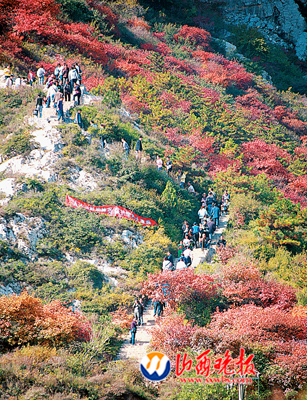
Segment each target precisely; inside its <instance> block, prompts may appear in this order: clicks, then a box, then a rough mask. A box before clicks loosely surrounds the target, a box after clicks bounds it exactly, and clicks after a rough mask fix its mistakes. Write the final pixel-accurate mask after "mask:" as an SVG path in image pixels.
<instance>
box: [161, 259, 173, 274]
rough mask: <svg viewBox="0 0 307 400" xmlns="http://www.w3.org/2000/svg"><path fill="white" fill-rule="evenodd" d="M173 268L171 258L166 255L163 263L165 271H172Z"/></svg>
mask: <svg viewBox="0 0 307 400" xmlns="http://www.w3.org/2000/svg"><path fill="white" fill-rule="evenodd" d="M171 268H172V263H171V262H170V260H168V259H167V257H164V260H163V264H162V270H163V272H165V271H171Z"/></svg>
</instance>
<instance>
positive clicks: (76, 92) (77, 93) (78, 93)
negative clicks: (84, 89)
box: [72, 83, 81, 106]
mask: <svg viewBox="0 0 307 400" xmlns="http://www.w3.org/2000/svg"><path fill="white" fill-rule="evenodd" d="M76 97H77V101H75V98H76ZM80 98H81V88H80V85H79V84H77V83H76V84H75V86H74V91H73V96H72V100H73V101H74V102H75V105H78V106H79V105H80Z"/></svg>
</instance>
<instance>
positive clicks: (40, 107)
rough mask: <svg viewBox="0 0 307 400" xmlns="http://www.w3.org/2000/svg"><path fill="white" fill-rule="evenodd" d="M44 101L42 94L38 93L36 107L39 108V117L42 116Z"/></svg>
mask: <svg viewBox="0 0 307 400" xmlns="http://www.w3.org/2000/svg"><path fill="white" fill-rule="evenodd" d="M43 101H44V99H43V98H42V95H41V94H38V95H37V98H36V104H35V108H36V110H37V117H39V118H42V111H43Z"/></svg>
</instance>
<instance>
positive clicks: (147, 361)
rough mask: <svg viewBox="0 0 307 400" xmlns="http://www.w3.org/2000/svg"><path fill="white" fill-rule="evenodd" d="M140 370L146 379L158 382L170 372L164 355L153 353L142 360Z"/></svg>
mask: <svg viewBox="0 0 307 400" xmlns="http://www.w3.org/2000/svg"><path fill="white" fill-rule="evenodd" d="M140 369H141V372H142V374H143V375H144V377H145V378H146V379H148V380H150V381H153V382H160V381H162V380H163V379H165V378H167V377H168V375H169V373H170V372H171V362H170V360H169V358H168V357H167V356H166V355H165V354H163V353H159V352H157V351H154V352H152V353H148V354H147V355H146V356H145V357H143V358H142V361H141V365H140Z"/></svg>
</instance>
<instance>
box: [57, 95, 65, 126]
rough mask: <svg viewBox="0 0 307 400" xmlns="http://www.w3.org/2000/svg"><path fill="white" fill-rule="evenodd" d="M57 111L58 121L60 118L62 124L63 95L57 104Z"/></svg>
mask: <svg viewBox="0 0 307 400" xmlns="http://www.w3.org/2000/svg"><path fill="white" fill-rule="evenodd" d="M57 110H58V113H59V117H58V121H60V119H61V118H62V121H63V122H64V108H63V95H62V94H61V96H60V99H59V101H58V102H57Z"/></svg>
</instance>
